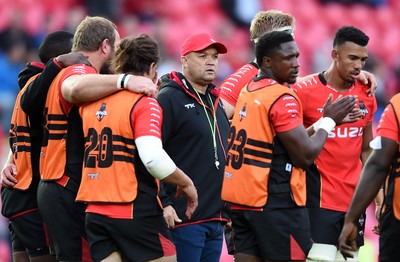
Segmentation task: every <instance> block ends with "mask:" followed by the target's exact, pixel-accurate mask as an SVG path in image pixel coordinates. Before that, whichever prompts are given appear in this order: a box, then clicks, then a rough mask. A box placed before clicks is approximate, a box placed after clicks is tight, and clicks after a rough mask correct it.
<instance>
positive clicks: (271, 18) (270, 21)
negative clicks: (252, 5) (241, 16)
mask: <svg viewBox="0 0 400 262" xmlns="http://www.w3.org/2000/svg"><path fill="white" fill-rule="evenodd" d="M294 22H295V19H294V17H293V16H292V15H290V14H286V13H283V12H282V11H280V10H268V11H260V12H258V13H257V14H256V15H255V16H254V18H253V20H251V25H250V39H251V40H253V41H254V40H255V39H257V38H259V37H260V36H262V35H263V34H266V33H269V32H272V31H278V30H280V29H282V28H284V27H291V28H292V30H294Z"/></svg>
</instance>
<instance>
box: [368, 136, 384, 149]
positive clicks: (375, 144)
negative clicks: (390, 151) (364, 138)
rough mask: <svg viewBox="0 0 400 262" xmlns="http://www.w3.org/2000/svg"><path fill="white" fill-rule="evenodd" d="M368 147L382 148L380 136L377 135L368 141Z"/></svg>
mask: <svg viewBox="0 0 400 262" xmlns="http://www.w3.org/2000/svg"><path fill="white" fill-rule="evenodd" d="M369 147H370V148H372V149H382V137H381V136H377V137H375V138H374V139H373V140H371V142H369Z"/></svg>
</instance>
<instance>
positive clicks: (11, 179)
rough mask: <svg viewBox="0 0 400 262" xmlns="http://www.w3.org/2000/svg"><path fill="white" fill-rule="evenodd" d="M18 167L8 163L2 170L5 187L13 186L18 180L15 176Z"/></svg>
mask: <svg viewBox="0 0 400 262" xmlns="http://www.w3.org/2000/svg"><path fill="white" fill-rule="evenodd" d="M16 174H17V167H16V166H15V165H14V164H6V165H5V166H4V168H3V170H1V174H0V179H1V185H2V186H3V187H7V188H12V187H14V186H15V184H16V183H17V182H18V180H17V179H16V178H15V176H16Z"/></svg>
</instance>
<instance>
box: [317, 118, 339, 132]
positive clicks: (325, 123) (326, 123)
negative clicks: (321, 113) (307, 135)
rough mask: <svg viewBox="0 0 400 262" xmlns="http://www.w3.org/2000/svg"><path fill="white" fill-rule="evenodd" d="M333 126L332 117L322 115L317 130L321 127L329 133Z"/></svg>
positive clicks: (334, 124)
mask: <svg viewBox="0 0 400 262" xmlns="http://www.w3.org/2000/svg"><path fill="white" fill-rule="evenodd" d="M335 126H336V123H335V121H334V120H333V119H332V118H330V117H324V118H322V120H321V123H320V124H319V126H318V128H317V130H318V129H320V128H322V129H324V130H325V131H326V132H327V133H328V134H329V133H330V132H331V131H332V130H333V129H334V128H335Z"/></svg>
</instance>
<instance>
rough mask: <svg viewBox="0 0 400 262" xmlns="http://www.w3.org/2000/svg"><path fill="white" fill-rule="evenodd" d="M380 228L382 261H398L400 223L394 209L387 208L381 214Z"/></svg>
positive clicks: (380, 254) (399, 254) (380, 255)
mask: <svg viewBox="0 0 400 262" xmlns="http://www.w3.org/2000/svg"><path fill="white" fill-rule="evenodd" d="M379 228H380V237H379V258H380V261H381V262H388V261H398V259H399V258H400V241H399V239H400V221H399V220H397V219H396V218H395V217H394V215H393V209H392V207H389V206H388V207H386V209H385V211H384V212H383V213H382V214H381V218H380V221H379Z"/></svg>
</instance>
